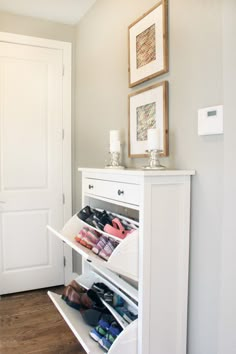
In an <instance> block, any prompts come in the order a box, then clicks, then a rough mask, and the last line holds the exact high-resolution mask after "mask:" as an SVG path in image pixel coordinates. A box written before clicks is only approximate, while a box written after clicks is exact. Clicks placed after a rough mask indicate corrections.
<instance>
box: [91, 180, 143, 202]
mask: <svg viewBox="0 0 236 354" xmlns="http://www.w3.org/2000/svg"><path fill="white" fill-rule="evenodd" d="M84 192H85V193H86V194H92V195H95V196H99V197H102V198H107V199H112V200H117V201H121V202H124V203H129V204H134V205H139V203H140V188H139V185H137V184H132V183H122V182H115V183H114V182H112V181H103V180H98V179H93V178H85V180H84Z"/></svg>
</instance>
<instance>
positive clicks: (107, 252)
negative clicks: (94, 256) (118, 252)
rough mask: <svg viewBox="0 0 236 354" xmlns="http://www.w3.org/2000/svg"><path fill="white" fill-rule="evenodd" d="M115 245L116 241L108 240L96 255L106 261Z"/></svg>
mask: <svg viewBox="0 0 236 354" xmlns="http://www.w3.org/2000/svg"><path fill="white" fill-rule="evenodd" d="M117 245H118V242H112V241H111V240H109V241H108V242H107V243H106V245H105V247H104V248H103V249H102V250H101V252H99V254H98V255H99V256H100V257H101V258H103V259H105V260H106V261H107V260H108V259H109V257H110V255H111V254H112V252H113V251H114V249H115V248H116V246H117Z"/></svg>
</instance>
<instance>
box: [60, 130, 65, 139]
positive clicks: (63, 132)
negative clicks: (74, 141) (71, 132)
mask: <svg viewBox="0 0 236 354" xmlns="http://www.w3.org/2000/svg"><path fill="white" fill-rule="evenodd" d="M61 136H62V140H64V139H65V129H62V132H61Z"/></svg>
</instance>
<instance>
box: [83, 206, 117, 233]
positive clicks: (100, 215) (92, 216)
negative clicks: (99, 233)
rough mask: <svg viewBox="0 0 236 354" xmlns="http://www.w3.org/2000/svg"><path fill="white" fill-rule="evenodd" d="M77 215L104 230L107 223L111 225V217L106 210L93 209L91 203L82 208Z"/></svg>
mask: <svg viewBox="0 0 236 354" xmlns="http://www.w3.org/2000/svg"><path fill="white" fill-rule="evenodd" d="M77 216H78V217H79V218H80V219H81V220H83V221H84V222H86V223H87V224H88V225H90V226H93V227H96V228H97V229H99V230H103V229H104V225H105V224H110V225H111V218H110V217H109V215H108V214H107V212H106V211H105V210H104V211H99V210H97V209H92V208H91V207H90V206H89V205H87V206H86V207H84V208H83V209H82V210H80V212H79V213H78V214H77Z"/></svg>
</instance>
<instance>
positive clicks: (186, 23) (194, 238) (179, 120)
mask: <svg viewBox="0 0 236 354" xmlns="http://www.w3.org/2000/svg"><path fill="white" fill-rule="evenodd" d="M156 3H157V1H156V0H138V1H137V0H129V1H126V0H119V1H117V0H99V1H97V2H96V4H95V5H94V7H93V8H92V9H91V10H90V12H89V13H88V14H87V15H86V16H85V17H84V18H83V20H82V21H81V22H80V24H79V25H78V29H77V60H76V63H77V77H76V85H77V98H76V104H77V108H76V111H77V112H76V165H78V166H90V167H92V166H97V167H103V166H104V164H105V160H106V158H107V151H108V141H109V130H110V129H120V130H121V132H122V134H123V138H124V140H125V147H124V162H125V164H126V165H127V166H136V167H138V166H141V165H142V164H143V163H144V160H143V159H129V158H128V157H127V141H128V140H127V127H128V99H127V96H128V93H130V92H134V91H135V90H137V89H139V88H140V87H146V86H148V85H149V84H153V83H155V82H159V81H162V80H164V79H166V80H168V81H169V86H170V92H169V98H170V103H169V109H170V112H169V127H170V156H169V158H165V159H163V160H162V162H163V163H164V164H166V165H167V166H170V167H175V168H183V169H188V168H189V169H196V172H197V174H196V176H195V177H193V185H192V223H191V249H190V257H191V258H190V297H189V335H188V353H189V354H216V353H217V336H218V311H219V289H220V255H221V235H222V213H223V209H222V205H223V176H224V144H223V143H224V138H223V136H222V135H218V136H208V137H198V135H197V110H198V108H201V107H207V106H212V105H216V104H222V103H223V90H222V18H221V17H222V9H221V0H198V1H196V0H178V1H176V0H169V53H170V70H169V73H168V74H165V75H163V76H161V77H160V78H155V79H153V80H151V81H150V82H146V83H144V84H142V85H139V86H138V87H134V88H133V89H128V64H127V62H128V59H127V57H128V40H127V28H128V25H129V24H130V23H132V22H133V21H134V20H135V19H136V18H137V17H139V16H140V15H142V14H143V13H144V12H145V11H147V10H148V9H149V8H151V7H152V6H153V5H155V4H156ZM79 186H80V180H79V176H78V175H77V182H76V187H77V190H76V195H77V197H76V200H77V205H76V207H77V209H79V207H80V202H79V201H80V187H79ZM224 354H228V353H227V352H225V353H224Z"/></svg>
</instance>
